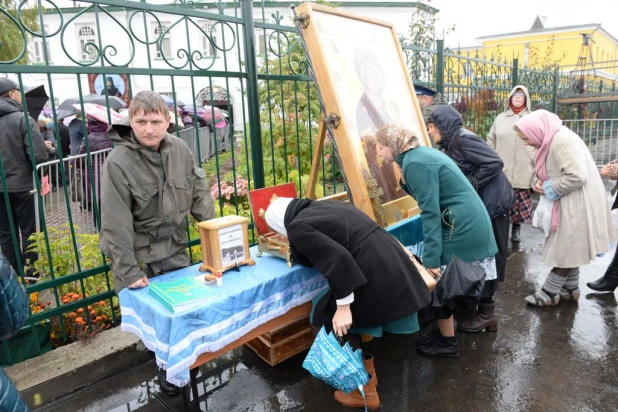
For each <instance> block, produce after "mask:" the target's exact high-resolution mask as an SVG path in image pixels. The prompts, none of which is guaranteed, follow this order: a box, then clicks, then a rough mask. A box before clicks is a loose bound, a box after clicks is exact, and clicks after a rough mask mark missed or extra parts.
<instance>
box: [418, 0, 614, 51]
mask: <svg viewBox="0 0 618 412" xmlns="http://www.w3.org/2000/svg"><path fill="white" fill-rule="evenodd" d="M430 4H431V5H432V6H433V7H435V8H437V9H438V10H440V12H439V13H438V14H437V17H438V18H439V20H438V23H437V27H436V28H437V30H438V31H439V32H442V30H443V29H444V28H446V27H449V26H452V25H453V24H455V26H456V28H455V31H454V32H453V33H451V34H449V35H447V36H446V42H445V43H446V45H447V46H450V47H456V46H457V45H461V46H462V47H463V46H473V45H475V44H478V42H477V41H476V38H478V37H481V36H488V35H493V34H501V33H509V32H516V31H525V30H529V29H530V27H531V26H532V23H533V22H534V19H535V18H536V16H537V15H540V16H546V17H547V20H546V27H556V26H568V25H579V24H589V23H601V24H602V25H603V28H604V29H605V30H607V31H608V32H609V33H610V34H611V35H612V36H614V37H616V38H618V1H617V0H516V1H500V0H432V2H431V3H430Z"/></svg>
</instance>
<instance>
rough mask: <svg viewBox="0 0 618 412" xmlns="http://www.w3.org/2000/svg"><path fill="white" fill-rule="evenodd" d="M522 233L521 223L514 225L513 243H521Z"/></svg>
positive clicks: (512, 231) (512, 232)
mask: <svg viewBox="0 0 618 412" xmlns="http://www.w3.org/2000/svg"><path fill="white" fill-rule="evenodd" d="M520 232H521V225H520V224H519V223H513V229H512V230H511V243H519V242H521V237H520V236H519V234H520Z"/></svg>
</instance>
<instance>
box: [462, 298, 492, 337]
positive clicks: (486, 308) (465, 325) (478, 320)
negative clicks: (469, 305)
mask: <svg viewBox="0 0 618 412" xmlns="http://www.w3.org/2000/svg"><path fill="white" fill-rule="evenodd" d="M495 308H496V303H495V302H493V303H481V304H479V309H478V311H477V312H476V315H474V317H473V318H471V319H466V320H464V321H462V322H459V324H458V325H457V330H459V331H462V332H468V333H478V332H481V331H483V330H485V331H487V332H496V331H498V318H497V317H496V314H495V313H494V310H495Z"/></svg>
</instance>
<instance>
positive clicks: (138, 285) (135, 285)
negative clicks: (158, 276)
mask: <svg viewBox="0 0 618 412" xmlns="http://www.w3.org/2000/svg"><path fill="white" fill-rule="evenodd" d="M146 286H148V276H144V277H143V278H141V279H140V280H138V281H137V282H135V283H133V284H132V285H129V286H128V288H129V289H140V288H145V287H146Z"/></svg>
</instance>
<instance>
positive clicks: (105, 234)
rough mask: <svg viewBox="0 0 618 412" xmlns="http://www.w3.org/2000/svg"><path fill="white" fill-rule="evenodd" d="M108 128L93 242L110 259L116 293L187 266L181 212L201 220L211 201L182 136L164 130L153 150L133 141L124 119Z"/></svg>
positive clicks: (210, 212) (211, 212)
mask: <svg viewBox="0 0 618 412" xmlns="http://www.w3.org/2000/svg"><path fill="white" fill-rule="evenodd" d="M108 134H109V137H110V138H111V140H112V142H113V143H114V145H115V146H114V149H113V150H112V151H111V153H110V154H109V156H108V157H107V160H106V161H105V165H104V166H103V172H102V175H101V234H100V238H99V245H100V247H101V249H102V250H103V252H104V253H105V254H106V255H107V257H108V258H110V260H111V264H110V266H111V269H112V273H113V275H114V287H115V289H116V292H117V293H118V292H120V290H122V289H123V288H125V287H127V286H129V285H131V284H133V283H135V282H136V281H138V280H139V279H141V278H142V277H144V276H145V275H147V276H148V277H152V276H156V275H159V274H161V273H166V272H170V271H172V270H175V269H179V268H182V267H186V266H188V265H189V264H190V262H189V257H188V255H187V252H186V247H187V236H186V226H185V218H186V216H187V212H188V211H190V212H191V214H192V215H193V217H195V218H196V219H197V220H198V221H204V220H207V219H211V218H212V217H213V215H214V206H213V201H212V196H211V194H210V188H209V187H208V182H207V181H206V178H205V173H204V171H203V170H202V169H201V168H200V167H199V166H196V165H195V160H194V159H193V155H192V154H191V151H190V150H189V147H188V146H187V145H186V143H185V142H183V141H182V140H180V139H178V138H177V137H174V136H172V135H171V134H167V136H166V137H165V140H164V141H163V142H161V147H160V149H159V151H158V152H155V151H153V150H151V149H149V148H147V147H145V146H142V145H141V144H140V143H138V142H137V140H136V139H135V136H134V135H133V132H132V130H131V128H130V126H129V123H128V120H122V121H120V122H118V123H115V124H114V125H113V126H112V127H111V128H110V129H109V131H108Z"/></svg>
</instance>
